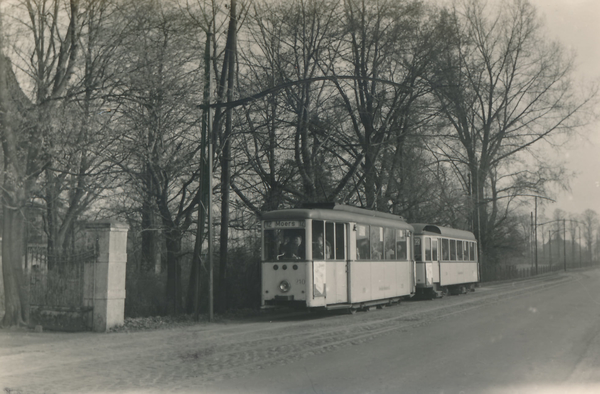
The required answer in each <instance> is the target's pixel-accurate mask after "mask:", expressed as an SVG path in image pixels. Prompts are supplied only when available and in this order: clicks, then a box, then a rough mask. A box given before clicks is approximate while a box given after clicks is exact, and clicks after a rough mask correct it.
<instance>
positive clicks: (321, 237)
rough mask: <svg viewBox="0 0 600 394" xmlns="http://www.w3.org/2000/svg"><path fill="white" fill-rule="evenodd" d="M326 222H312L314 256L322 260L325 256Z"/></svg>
mask: <svg viewBox="0 0 600 394" xmlns="http://www.w3.org/2000/svg"><path fill="white" fill-rule="evenodd" d="M324 227H325V223H324V222H323V221H322V220H313V222H312V257H313V259H317V260H322V259H324V258H325V234H324Z"/></svg>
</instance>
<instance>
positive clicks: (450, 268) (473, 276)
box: [412, 223, 479, 298]
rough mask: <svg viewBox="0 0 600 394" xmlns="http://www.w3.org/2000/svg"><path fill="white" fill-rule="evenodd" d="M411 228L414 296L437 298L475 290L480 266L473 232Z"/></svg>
mask: <svg viewBox="0 0 600 394" xmlns="http://www.w3.org/2000/svg"><path fill="white" fill-rule="evenodd" d="M412 226H413V228H414V241H413V242H414V246H413V250H414V258H415V261H416V276H417V294H418V295H422V296H426V297H430V298H437V297H442V296H444V295H445V294H460V293H466V292H467V291H475V285H476V284H477V283H478V282H479V263H478V259H477V241H476V239H475V236H474V235H473V233H471V232H469V231H464V230H457V229H454V228H450V227H442V226H437V225H434V224H422V223H413V224H412Z"/></svg>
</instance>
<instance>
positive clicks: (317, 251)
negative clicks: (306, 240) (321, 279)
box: [313, 233, 333, 259]
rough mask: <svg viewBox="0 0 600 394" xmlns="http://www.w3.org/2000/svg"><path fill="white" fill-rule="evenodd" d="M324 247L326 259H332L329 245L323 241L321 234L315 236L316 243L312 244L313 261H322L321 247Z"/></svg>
mask: <svg viewBox="0 0 600 394" xmlns="http://www.w3.org/2000/svg"><path fill="white" fill-rule="evenodd" d="M324 246H326V247H325V253H326V256H327V258H328V259H331V258H333V253H332V252H331V244H330V243H329V242H324V241H323V234H322V233H321V234H319V235H318V236H317V242H315V243H313V259H322V258H323V247H324Z"/></svg>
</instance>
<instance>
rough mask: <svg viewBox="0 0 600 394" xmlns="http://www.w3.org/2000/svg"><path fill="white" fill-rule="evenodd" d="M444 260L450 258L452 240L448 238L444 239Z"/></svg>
mask: <svg viewBox="0 0 600 394" xmlns="http://www.w3.org/2000/svg"><path fill="white" fill-rule="evenodd" d="M442 260H443V261H448V260H450V240H449V239H448V238H443V239H442Z"/></svg>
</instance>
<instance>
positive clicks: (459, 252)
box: [456, 241, 463, 261]
mask: <svg viewBox="0 0 600 394" xmlns="http://www.w3.org/2000/svg"><path fill="white" fill-rule="evenodd" d="M456 254H457V257H456V260H458V261H461V260H463V241H456Z"/></svg>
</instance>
